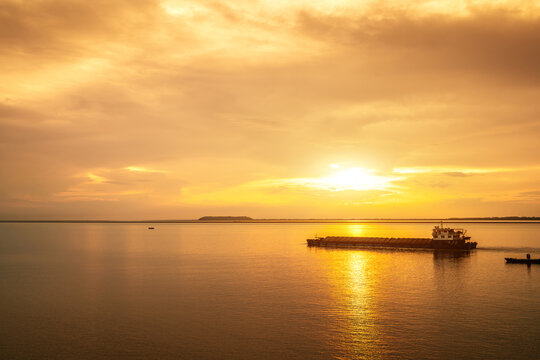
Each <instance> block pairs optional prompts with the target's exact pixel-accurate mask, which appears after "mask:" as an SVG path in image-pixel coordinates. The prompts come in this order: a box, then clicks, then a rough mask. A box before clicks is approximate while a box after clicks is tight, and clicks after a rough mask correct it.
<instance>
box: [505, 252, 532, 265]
mask: <svg viewBox="0 0 540 360" xmlns="http://www.w3.org/2000/svg"><path fill="white" fill-rule="evenodd" d="M504 260H506V263H507V264H527V265H530V264H540V259H531V254H527V258H526V259H516V258H504Z"/></svg>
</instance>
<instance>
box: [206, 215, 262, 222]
mask: <svg viewBox="0 0 540 360" xmlns="http://www.w3.org/2000/svg"><path fill="white" fill-rule="evenodd" d="M199 220H201V221H214V220H219V221H232V220H253V219H252V218H250V217H249V216H203V217H202V218H199Z"/></svg>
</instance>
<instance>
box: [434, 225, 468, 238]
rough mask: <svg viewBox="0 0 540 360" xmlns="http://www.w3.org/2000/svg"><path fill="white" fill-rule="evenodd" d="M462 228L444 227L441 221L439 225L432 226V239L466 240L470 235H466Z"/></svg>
mask: <svg viewBox="0 0 540 360" xmlns="http://www.w3.org/2000/svg"><path fill="white" fill-rule="evenodd" d="M466 232H467V230H464V229H452V228H445V227H444V226H443V224H442V223H441V226H438V225H437V226H435V227H434V228H433V240H466V239H468V238H470V237H466V236H465V233H466Z"/></svg>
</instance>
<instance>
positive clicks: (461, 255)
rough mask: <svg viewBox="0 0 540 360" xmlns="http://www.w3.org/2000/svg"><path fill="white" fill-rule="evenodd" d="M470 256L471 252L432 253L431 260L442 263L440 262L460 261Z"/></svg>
mask: <svg viewBox="0 0 540 360" xmlns="http://www.w3.org/2000/svg"><path fill="white" fill-rule="evenodd" d="M470 256H471V251H440V250H434V251H433V260H434V261H442V260H456V261H462V260H464V259H466V258H468V257H470Z"/></svg>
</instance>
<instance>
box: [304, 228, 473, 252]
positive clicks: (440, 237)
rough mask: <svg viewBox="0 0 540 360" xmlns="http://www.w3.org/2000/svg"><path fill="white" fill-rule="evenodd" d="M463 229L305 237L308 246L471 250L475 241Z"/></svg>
mask: <svg viewBox="0 0 540 360" xmlns="http://www.w3.org/2000/svg"><path fill="white" fill-rule="evenodd" d="M466 233H467V231H466V230H464V229H452V228H445V227H444V226H443V224H442V223H441V226H440V227H439V226H435V228H434V229H433V233H432V236H433V237H432V238H394V237H356V236H326V237H315V238H313V239H307V244H308V246H323V247H371V248H406V249H433V250H472V249H476V245H477V243H476V242H472V241H470V239H471V237H470V236H466Z"/></svg>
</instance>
